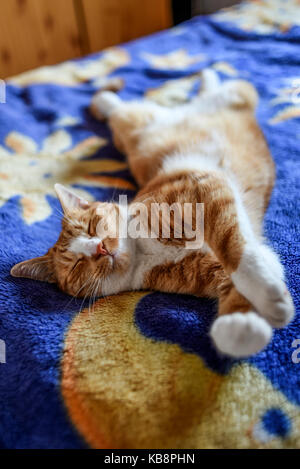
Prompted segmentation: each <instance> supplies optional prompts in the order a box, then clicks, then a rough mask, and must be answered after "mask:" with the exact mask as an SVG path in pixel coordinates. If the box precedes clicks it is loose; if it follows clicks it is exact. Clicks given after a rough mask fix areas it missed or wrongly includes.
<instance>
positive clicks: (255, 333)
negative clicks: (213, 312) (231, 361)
mask: <svg viewBox="0 0 300 469" xmlns="http://www.w3.org/2000/svg"><path fill="white" fill-rule="evenodd" d="M210 335H211V337H212V339H213V341H214V343H215V345H216V347H217V348H218V350H220V352H222V353H224V354H226V355H230V356H232V357H238V358H242V357H249V356H250V355H254V354H255V353H257V352H259V351H260V350H262V349H263V348H264V347H265V346H266V345H267V344H268V343H269V342H270V340H271V337H272V328H271V327H270V325H269V324H268V323H267V322H266V321H265V320H264V319H263V318H261V317H259V316H258V315H257V314H256V313H252V312H250V313H233V314H226V315H224V316H220V317H218V318H217V319H216V320H215V321H214V323H213V325H212V328H211V331H210Z"/></svg>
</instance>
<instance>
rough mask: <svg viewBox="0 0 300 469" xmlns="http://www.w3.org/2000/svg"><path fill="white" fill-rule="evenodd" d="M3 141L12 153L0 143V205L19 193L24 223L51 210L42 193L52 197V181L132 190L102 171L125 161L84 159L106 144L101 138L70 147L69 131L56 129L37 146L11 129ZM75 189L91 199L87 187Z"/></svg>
mask: <svg viewBox="0 0 300 469" xmlns="http://www.w3.org/2000/svg"><path fill="white" fill-rule="evenodd" d="M5 144H6V147H8V148H10V149H11V150H12V153H11V152H10V151H8V150H7V149H6V148H4V147H3V146H0V206H1V205H3V204H4V203H5V202H6V201H7V200H8V199H9V198H11V197H13V196H16V195H19V196H20V204H21V208H22V214H23V218H24V220H25V222H26V223H28V224H32V223H34V222H38V221H41V220H44V219H45V218H47V217H48V216H49V215H50V214H51V213H52V209H51V206H50V205H49V203H48V200H47V197H46V196H48V195H52V196H55V192H54V184H55V183H57V182H59V183H61V184H64V185H65V186H69V187H72V186H73V185H75V184H76V185H82V186H84V187H116V188H120V189H134V186H133V185H132V184H131V183H129V182H128V181H126V180H125V179H121V178H118V177H113V176H110V175H106V174H105V173H107V172H114V171H118V170H122V169H124V168H126V167H127V165H126V164H125V163H123V162H119V161H115V160H111V159H94V160H88V159H84V157H89V156H92V155H94V154H95V153H96V152H97V151H98V150H99V149H100V148H101V147H104V146H105V145H106V144H107V141H106V140H105V139H103V138H100V137H96V136H92V137H89V138H86V139H85V140H83V141H81V142H80V143H78V144H77V145H75V146H73V145H72V138H71V136H70V134H69V133H68V132H66V131H65V130H57V131H56V132H54V133H53V134H51V135H49V136H48V137H47V138H46V139H45V140H44V142H43V145H42V148H41V149H38V146H37V144H36V142H35V141H34V140H32V139H31V138H30V137H28V136H25V135H22V134H20V133H18V132H11V133H10V134H9V135H7V137H6V140H5ZM82 158H83V159H82ZM99 173H100V174H99ZM103 173H104V174H103ZM77 192H78V193H79V194H80V195H81V196H83V197H85V198H87V199H89V200H92V199H93V197H92V196H91V194H90V193H89V192H88V191H87V190H77Z"/></svg>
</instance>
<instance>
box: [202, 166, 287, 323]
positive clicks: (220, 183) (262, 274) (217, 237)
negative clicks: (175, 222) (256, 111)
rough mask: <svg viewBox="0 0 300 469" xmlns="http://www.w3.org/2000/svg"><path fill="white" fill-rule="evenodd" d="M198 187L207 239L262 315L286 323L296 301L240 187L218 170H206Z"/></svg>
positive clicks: (233, 279) (270, 319)
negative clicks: (251, 216)
mask: <svg viewBox="0 0 300 469" xmlns="http://www.w3.org/2000/svg"><path fill="white" fill-rule="evenodd" d="M200 180H201V179H200ZM199 190H200V198H201V202H203V203H204V207H205V222H204V231H205V240H206V242H207V243H208V245H209V246H210V247H211V249H212V250H213V251H214V252H215V254H216V255H217V257H218V259H219V261H220V262H221V264H222V265H223V268H224V270H225V271H226V273H227V274H228V275H230V277H231V279H232V281H233V283H234V285H235V287H236V288H237V290H238V291H239V292H240V293H241V294H242V295H243V296H245V297H246V298H247V299H248V300H249V301H250V303H252V304H253V305H254V307H255V309H256V310H257V311H258V312H259V313H260V315H261V316H263V317H264V318H265V319H266V320H267V321H268V322H269V323H270V324H271V325H273V326H274V327H283V326H285V325H286V324H288V323H289V322H290V321H291V320H292V318H293V315H294V305H293V301H292V299H291V296H290V294H289V292H288V290H287V287H286V285H285V282H284V280H283V271H282V268H281V265H280V261H279V259H278V257H277V256H276V254H275V253H273V252H272V251H271V250H270V249H269V248H268V247H266V246H264V245H262V243H261V242H260V241H259V240H258V239H257V238H256V236H255V234H254V232H253V229H252V226H251V223H250V220H249V218H248V215H247V213H246V210H245V208H244V206H243V203H242V200H241V198H240V196H239V193H238V190H237V189H236V188H235V186H234V185H232V184H231V183H230V182H227V181H226V179H225V178H223V177H222V175H217V173H205V174H203V178H202V183H201V184H200V185H199Z"/></svg>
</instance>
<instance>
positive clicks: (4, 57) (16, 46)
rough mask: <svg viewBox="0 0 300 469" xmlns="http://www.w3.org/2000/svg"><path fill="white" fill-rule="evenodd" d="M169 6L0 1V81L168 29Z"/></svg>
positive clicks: (109, 0)
mask: <svg viewBox="0 0 300 469" xmlns="http://www.w3.org/2000/svg"><path fill="white" fill-rule="evenodd" d="M170 4H171V2H170V0H0V11H1V15H0V78H6V77H10V76H13V75H15V74H17V73H20V72H23V71H25V70H29V69H32V68H35V67H39V66H42V65H50V64H54V63H58V62H61V61H63V60H67V59H70V58H73V57H79V56H81V55H83V54H87V53H89V52H95V51H98V50H101V49H103V48H104V47H108V46H112V45H115V44H118V43H121V42H125V41H128V40H130V39H134V38H136V37H139V36H143V35H146V34H149V33H152V32H154V31H158V30H160V29H164V28H167V27H169V26H170V25H171V7H170Z"/></svg>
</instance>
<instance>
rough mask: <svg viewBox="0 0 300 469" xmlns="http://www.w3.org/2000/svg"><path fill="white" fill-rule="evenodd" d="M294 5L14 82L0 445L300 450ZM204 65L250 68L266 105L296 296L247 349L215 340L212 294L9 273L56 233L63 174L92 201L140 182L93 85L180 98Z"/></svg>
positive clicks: (4, 206)
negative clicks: (94, 288)
mask: <svg viewBox="0 0 300 469" xmlns="http://www.w3.org/2000/svg"><path fill="white" fill-rule="evenodd" d="M297 15H298V16H297ZM299 16H300V7H299V4H298V6H297V2H296V1H293V0H289V1H285V2H280V1H273V2H271V1H265V2H254V3H245V4H243V5H242V6H239V7H235V8H232V9H229V10H226V11H224V12H220V13H218V14H217V15H213V16H209V17H196V18H194V19H192V20H191V21H189V22H186V23H184V24H182V25H180V26H178V27H176V28H172V29H170V30H168V31H164V32H161V33H158V34H154V35H152V36H149V37H146V38H143V39H140V40H137V41H134V42H131V43H129V44H125V45H124V46H120V47H116V48H112V49H108V50H106V51H104V52H102V53H99V54H94V55H93V56H89V57H86V58H83V59H80V60H77V61H70V62H67V63H63V64H60V65H57V66H55V67H45V68H43V69H38V70H35V71H32V72H27V73H25V74H22V75H20V76H18V77H15V78H13V79H11V80H9V81H8V82H7V86H6V102H5V103H1V104H0V447H1V446H3V447H6V448H84V447H87V446H91V447H98V448H146V447H149V448H269V447H270V448H273V447H274V448H281V447H284V448H289V447H298V448H300V328H299V326H300V317H299V288H298V278H297V274H298V271H299V252H300V249H299V216H300V214H299V203H298V200H299V193H300V166H299V156H300V152H299V148H300V54H299V48H300V27H299V26H300V24H299ZM297 22H298V24H297ZM205 67H212V68H213V69H215V70H217V71H218V73H219V74H220V77H221V78H222V79H224V80H226V79H228V78H234V77H238V78H243V79H246V80H249V81H250V82H251V83H253V84H254V85H255V87H256V88H257V90H258V93H259V95H260V104H259V107H258V110H257V118H258V121H259V123H260V125H261V127H262V129H263V132H264V134H265V137H266V139H267V142H268V144H269V147H270V150H271V152H272V155H273V157H274V160H275V162H276V168H277V180H276V186H275V189H274V192H273V195H272V200H271V203H270V207H269V209H268V212H267V214H266V217H265V234H266V237H267V238H268V240H269V242H270V244H271V245H272V246H273V247H274V249H275V250H276V251H277V252H278V253H279V255H280V257H281V260H282V262H283V264H284V266H285V270H286V277H287V283H288V285H289V288H290V291H291V293H292V295H293V298H294V302H295V305H296V309H297V315H296V317H295V319H294V321H293V322H292V323H291V324H290V325H289V326H288V327H287V328H285V329H283V330H276V331H274V336H273V340H272V342H271V343H270V345H269V346H268V347H267V348H266V349H265V350H263V351H262V352H261V353H259V354H258V355H256V356H254V357H253V358H251V359H248V360H241V361H233V360H230V359H227V358H225V357H222V356H220V355H219V354H218V353H217V352H216V351H215V349H214V347H213V346H212V344H211V342H210V340H209V338H208V335H207V331H208V329H209V327H210V324H211V322H212V320H213V318H214V315H215V313H216V305H215V304H214V303H213V302H210V301H208V300H199V299H195V298H193V297H189V296H180V295H167V294H159V293H151V292H136V293H124V294H122V295H117V296H114V297H111V298H108V299H99V300H98V301H97V302H96V304H95V305H94V307H89V305H88V303H87V302H85V303H82V301H81V300H77V299H71V298H70V297H68V296H67V295H65V294H63V293H62V292H60V291H59V290H58V289H57V287H56V286H55V285H49V284H46V283H40V282H34V281H30V280H25V279H15V278H12V277H11V276H10V274H9V272H10V268H11V267H12V266H13V265H14V264H15V263H16V262H19V261H22V260H25V259H29V258H31V257H35V256H37V255H41V254H43V253H45V252H46V251H47V250H48V248H49V247H50V246H51V245H52V244H53V243H54V242H55V241H56V239H57V237H58V234H59V232H60V220H61V212H60V207H59V204H58V201H57V199H56V197H55V194H54V191H53V185H54V183H55V182H60V183H62V184H64V185H67V186H69V187H73V188H76V189H77V190H78V192H79V193H81V194H83V195H85V196H87V197H89V198H91V199H97V200H108V199H116V200H117V199H118V196H119V195H120V194H127V195H128V196H129V197H130V198H131V197H133V196H134V193H135V190H136V187H135V182H134V180H133V178H132V177H131V175H130V173H129V170H128V168H127V165H126V161H125V158H124V155H122V154H120V153H119V152H118V151H117V150H116V149H115V148H114V147H113V145H112V143H111V135H110V132H109V130H108V128H107V126H106V124H104V123H99V122H97V121H95V120H94V119H93V118H92V116H91V115H90V113H89V111H88V106H89V103H90V100H91V97H92V96H93V94H94V93H95V92H96V91H97V90H98V89H99V88H100V87H101V86H103V85H106V84H107V83H109V82H110V81H111V80H114V79H115V78H116V77H121V78H122V79H124V82H125V86H124V88H123V89H122V91H121V92H120V95H121V97H122V98H123V99H125V100H130V99H136V98H142V97H143V96H147V97H148V98H149V99H153V100H155V101H157V102H160V103H162V104H164V105H166V106H172V105H174V104H177V103H180V102H184V101H186V100H188V99H189V98H190V96H192V95H193V94H195V93H197V91H198V89H199V87H200V86H201V78H200V73H199V72H200V71H201V70H202V69H203V68H205ZM2 91H3V88H2ZM3 94H4V93H2V98H3V97H4V96H3ZM3 100H4V99H3Z"/></svg>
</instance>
